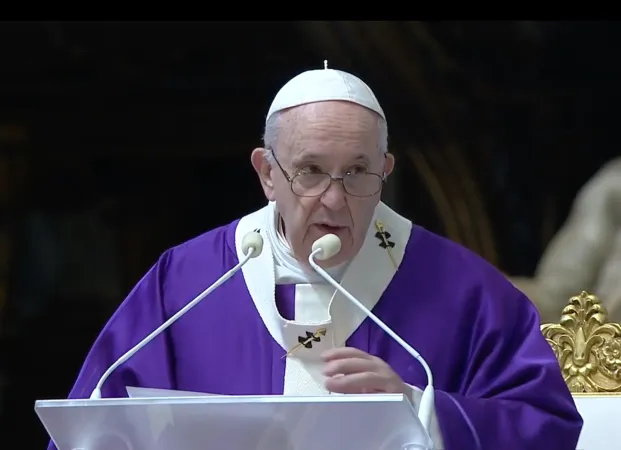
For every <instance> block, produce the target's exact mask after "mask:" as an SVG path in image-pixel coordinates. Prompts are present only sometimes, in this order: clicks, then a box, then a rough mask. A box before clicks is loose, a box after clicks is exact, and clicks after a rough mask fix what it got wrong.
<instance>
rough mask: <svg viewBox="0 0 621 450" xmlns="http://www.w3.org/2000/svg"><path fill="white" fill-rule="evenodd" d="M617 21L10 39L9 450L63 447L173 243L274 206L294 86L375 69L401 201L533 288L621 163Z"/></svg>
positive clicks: (2, 303)
mask: <svg viewBox="0 0 621 450" xmlns="http://www.w3.org/2000/svg"><path fill="white" fill-rule="evenodd" d="M619 30H620V28H619V26H618V24H617V23H616V22H587V21H581V22H541V23H540V22H527V21H521V22H516V21H502V22H480V21H468V22H439V23H429V22H424V23H423V22H374V23H365V22H263V23H252V22H218V23H191V22H185V23H129V22H123V23H97V22H89V23H59V22H41V23H2V24H0V307H1V308H2V309H1V312H2V325H0V442H2V443H3V445H5V443H8V442H9V441H8V439H11V440H15V442H19V448H23V449H36V448H43V447H44V446H45V444H46V441H47V440H46V435H45V432H44V430H43V428H42V427H41V426H40V424H39V423H38V419H37V418H36V416H35V414H34V412H33V404H34V400H35V399H37V398H62V397H64V396H66V394H67V393H68V390H69V388H70V386H71V384H72V383H73V380H74V378H75V376H76V374H77V370H78V369H79V366H80V364H81V362H82V360H83V358H84V356H85V353H86V352H87V350H88V348H89V346H90V344H91V343H92V341H93V339H94V338H95V336H96V334H97V333H98V331H99V329H100V328H101V326H102V325H103V323H104V322H105V320H106V319H107V317H108V316H109V314H110V313H111V311H113V310H114V308H115V307H116V305H117V304H118V303H119V302H120V301H121V300H122V298H123V296H124V295H125V294H126V293H127V291H128V290H129V289H130V288H131V286H132V285H133V284H134V283H135V282H136V281H137V280H138V279H139V278H140V276H141V275H142V274H143V273H144V272H145V271H146V270H147V269H148V267H149V266H150V265H151V264H153V262H154V261H155V259H156V258H157V256H158V255H159V254H160V253H161V252H162V251H164V250H165V249H166V248H168V247H170V246H172V245H175V244H178V243H180V242H182V241H183V240H186V239H188V238H190V237H192V236H195V235H197V234H199V233H201V232H203V231H205V230H207V229H210V228H212V227H214V226H217V225H221V224H224V223H226V222H228V221H230V220H232V219H233V218H235V217H238V216H240V215H242V214H244V213H247V212H249V211H251V210H253V209H255V208H257V207H260V206H261V205H262V203H263V201H264V200H263V197H262V193H261V191H260V189H259V185H258V181H257V180H256V178H255V176H254V174H253V172H252V169H251V166H250V163H249V155H250V152H251V150H252V149H253V148H254V147H256V146H257V145H258V144H260V138H261V134H262V125H263V122H264V117H265V114H266V112H267V109H268V107H269V104H270V102H271V100H272V98H273V96H274V95H275V94H276V92H277V90H278V89H279V88H280V87H281V86H282V85H283V84H284V83H285V82H286V81H287V80H288V79H290V78H291V77H293V76H294V75H296V74H298V73H299V72H301V71H304V70H308V69H313V68H321V67H322V66H323V60H324V59H328V61H329V66H330V67H332V68H338V69H342V70H347V71H350V72H352V73H355V74H357V75H359V76H360V77H361V78H362V79H364V80H365V81H366V82H367V83H368V84H369V85H370V86H371V87H372V88H373V89H374V91H375V93H376V95H377V97H378V98H379V99H380V102H381V103H382V105H383V107H384V109H385V111H386V114H387V116H388V123H389V132H390V137H391V138H390V146H391V151H392V152H394V153H395V154H396V156H397V161H398V165H399V166H398V167H399V169H398V171H397V173H396V174H395V176H394V177H392V179H391V180H390V183H391V184H392V186H391V188H392V190H391V195H390V198H387V199H386V201H388V202H389V203H390V204H391V205H392V206H393V207H395V208H396V209H397V210H398V211H399V212H400V213H402V214H404V215H406V216H408V217H410V218H412V219H413V220H415V221H416V222H418V223H420V224H422V225H423V226H426V227H428V228H430V229H431V230H433V231H436V232H438V233H440V234H443V235H445V236H448V237H449V238H451V239H454V240H456V241H458V242H460V243H462V244H464V245H466V246H467V247H469V248H471V249H472V250H474V251H476V252H478V253H479V254H481V255H482V256H484V257H485V258H487V259H488V260H489V261H490V262H492V263H493V264H496V265H497V266H498V267H500V268H501V269H502V270H503V271H505V272H506V273H508V274H511V275H529V274H532V273H533V271H534V269H535V267H536V264H537V261H538V259H539V257H540V256H541V253H542V251H543V250H544V249H545V246H546V245H547V243H548V241H549V240H550V238H551V237H552V236H553V234H554V232H555V231H556V230H557V229H558V227H559V226H560V224H561V223H562V221H563V220H564V218H565V217H566V215H567V213H568V210H569V207H570V206H571V202H572V201H573V199H574V196H575V194H576V192H577V190H578V189H579V188H580V186H582V185H583V184H584V182H585V181H586V180H587V179H588V178H589V177H591V176H592V175H593V174H594V173H595V171H596V170H597V169H598V168H599V167H600V166H601V165H602V164H603V163H604V162H606V161H608V160H610V159H611V158H613V157H615V156H616V155H617V153H618V150H617V143H616V137H615V136H616V134H617V132H618V121H619V117H618V114H617V110H618V103H619V98H620V95H621V89H620V88H619V83H618V80H619V79H620V75H621V69H620V66H619V62H618V58H617V57H616V55H617V51H616V50H617V49H618V48H619V44H620V43H621V39H620V37H621V32H620V31H619Z"/></svg>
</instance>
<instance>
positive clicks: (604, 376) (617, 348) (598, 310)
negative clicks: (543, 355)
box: [541, 291, 621, 394]
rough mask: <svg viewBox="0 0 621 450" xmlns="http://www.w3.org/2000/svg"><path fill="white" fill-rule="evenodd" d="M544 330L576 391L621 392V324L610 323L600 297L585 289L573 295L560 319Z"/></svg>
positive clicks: (571, 388)
mask: <svg viewBox="0 0 621 450" xmlns="http://www.w3.org/2000/svg"><path fill="white" fill-rule="evenodd" d="M541 331H542V333H543V335H544V336H545V338H546V340H547V341H548V343H549V344H550V345H551V346H552V349H553V350H554V353H555V354H556V357H557V359H558V361H559V364H560V366H561V371H562V373H563V377H564V379H565V382H566V383H567V385H568V386H569V389H570V390H571V392H572V393H573V394H579V393H590V394H602V393H621V324H619V323H609V322H608V320H607V312H606V309H605V308H604V306H603V305H602V304H601V302H600V300H599V298H597V297H596V296H595V295H592V294H589V293H588V292H584V291H583V292H581V293H580V295H577V296H575V297H571V298H570V299H569V303H568V305H567V306H565V308H564V309H563V312H562V315H561V319H560V322H559V323H546V324H543V325H542V326H541Z"/></svg>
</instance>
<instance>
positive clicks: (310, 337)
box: [281, 328, 328, 359]
mask: <svg viewBox="0 0 621 450" xmlns="http://www.w3.org/2000/svg"><path fill="white" fill-rule="evenodd" d="M327 331H328V330H327V329H326V328H319V329H317V331H315V332H314V333H311V332H310V331H307V332H306V336H299V337H298V344H297V345H296V346H295V347H293V348H292V349H291V350H289V351H288V352H287V353H286V354H285V355H283V356H282V358H281V359H283V358H287V357H288V356H291V355H292V354H293V353H294V352H296V351H297V350H298V349H299V348H301V347H304V348H313V342H321V336H325V335H326V332H327Z"/></svg>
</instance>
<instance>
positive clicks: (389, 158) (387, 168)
mask: <svg viewBox="0 0 621 450" xmlns="http://www.w3.org/2000/svg"><path fill="white" fill-rule="evenodd" d="M394 168H395V156H394V155H393V154H392V153H386V160H385V161H384V174H385V175H386V177H388V175H390V174H391V173H392V171H393V169H394Z"/></svg>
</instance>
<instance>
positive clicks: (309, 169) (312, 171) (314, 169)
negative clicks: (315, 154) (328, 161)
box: [298, 166, 323, 175]
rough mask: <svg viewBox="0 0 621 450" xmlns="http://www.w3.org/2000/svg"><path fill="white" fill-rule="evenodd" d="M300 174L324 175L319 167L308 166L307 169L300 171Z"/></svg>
mask: <svg viewBox="0 0 621 450" xmlns="http://www.w3.org/2000/svg"><path fill="white" fill-rule="evenodd" d="M298 173H300V174H304V175H308V174H316V173H323V171H322V170H321V168H319V167H318V166H306V167H303V168H301V169H299V170H298Z"/></svg>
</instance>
